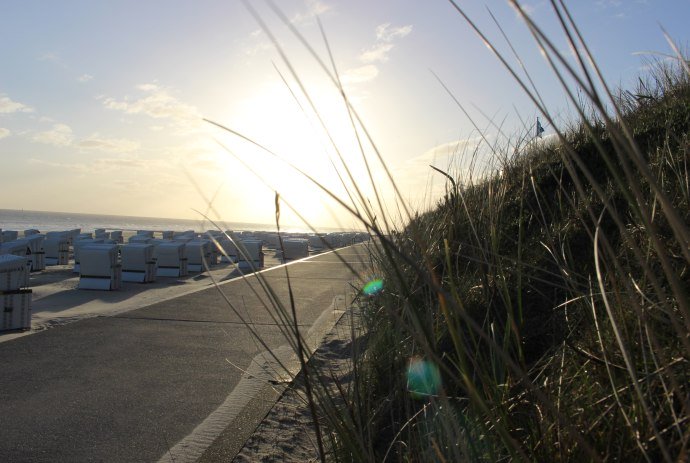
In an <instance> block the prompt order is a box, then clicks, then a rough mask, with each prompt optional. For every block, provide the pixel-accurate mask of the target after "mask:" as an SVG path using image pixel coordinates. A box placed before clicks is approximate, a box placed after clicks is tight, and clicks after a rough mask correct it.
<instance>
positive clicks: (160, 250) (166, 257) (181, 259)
mask: <svg viewBox="0 0 690 463" xmlns="http://www.w3.org/2000/svg"><path fill="white" fill-rule="evenodd" d="M154 256H155V258H156V264H157V270H156V276H162V277H182V276H186V275H187V274H188V271H187V246H186V244H185V243H183V242H180V241H170V242H167V243H160V244H157V245H156V247H155V250H154Z"/></svg>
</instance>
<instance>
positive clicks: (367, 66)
mask: <svg viewBox="0 0 690 463" xmlns="http://www.w3.org/2000/svg"><path fill="white" fill-rule="evenodd" d="M411 32H412V25H409V24H408V25H406V26H399V27H393V26H391V25H390V23H384V24H379V25H378V26H376V30H375V34H376V42H375V43H374V44H373V45H372V46H371V47H369V48H367V49H365V50H364V51H362V53H360V55H359V56H358V59H359V61H360V62H361V63H363V64H364V66H359V67H355V68H352V69H347V70H346V71H345V72H343V82H344V83H351V84H353V83H363V82H367V81H370V80H373V79H375V78H376V76H378V75H379V70H378V68H377V67H376V65H375V64H374V63H385V62H386V61H388V56H389V54H390V53H391V51H392V50H393V48H395V44H394V41H396V40H398V39H401V38H403V37H406V36H407V35H409V34H410V33H411Z"/></svg>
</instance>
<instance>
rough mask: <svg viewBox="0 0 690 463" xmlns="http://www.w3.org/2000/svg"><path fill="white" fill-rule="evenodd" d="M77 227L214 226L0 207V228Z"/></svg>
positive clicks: (233, 225) (238, 226) (247, 227)
mask: <svg viewBox="0 0 690 463" xmlns="http://www.w3.org/2000/svg"><path fill="white" fill-rule="evenodd" d="M214 222H216V224H217V225H218V227H220V228H221V229H222V230H223V231H225V230H233V231H275V230H276V227H275V224H273V225H271V224H259V223H246V222H228V221H222V220H221V221H215V220H214ZM76 228H79V229H81V230H82V231H83V232H92V231H94V230H95V229H97V228H104V229H106V230H107V231H111V230H122V231H136V230H152V231H164V230H171V231H185V230H194V231H195V232H203V231H207V230H213V229H217V227H216V226H214V225H213V224H212V223H211V222H209V221H208V220H191V219H173V218H162V217H138V216H123V215H108V214H82V213H76V212H49V211H29V210H16V209H0V229H2V230H16V231H19V232H22V231H24V230H29V229H36V230H38V231H40V232H41V233H45V232H49V231H62V230H72V229H76ZM317 230H318V231H319V232H339V231H351V230H347V229H342V228H332V227H318V228H317ZM281 231H283V232H286V233H311V232H312V230H310V229H309V228H308V227H306V226H303V227H295V226H289V225H288V226H285V227H283V226H281Z"/></svg>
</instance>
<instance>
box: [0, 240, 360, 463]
mask: <svg viewBox="0 0 690 463" xmlns="http://www.w3.org/2000/svg"><path fill="white" fill-rule="evenodd" d="M336 253H337V255H336ZM336 253H327V254H322V255H318V256H315V257H311V258H309V259H306V260H303V261H298V262H294V263H292V264H289V265H287V266H282V267H276V268H272V269H269V270H266V271H264V272H262V273H261V277H262V278H264V279H265V280H266V281H267V282H268V284H269V285H270V287H271V288H272V290H273V291H274V292H275V299H276V300H279V301H281V302H282V303H284V304H288V302H289V293H288V277H287V276H286V269H287V271H288V274H289V281H290V283H291V287H292V291H293V297H294V301H295V307H296V310H297V314H298V317H297V318H298V323H299V325H300V329H301V330H302V332H303V333H305V334H307V333H309V330H310V328H312V326H313V325H314V323H315V321H317V320H319V321H320V323H321V322H323V320H328V319H329V317H328V315H329V314H328V312H329V311H333V310H334V308H335V307H336V306H339V308H340V309H344V305H345V304H346V303H347V302H348V301H346V300H345V299H344V295H345V294H350V295H351V294H352V290H351V288H352V287H353V286H354V287H356V286H358V285H361V282H360V281H358V276H357V275H356V274H354V273H353V271H352V270H353V268H354V270H355V272H359V271H361V270H363V269H364V268H365V265H366V264H365V262H366V261H367V259H368V253H367V252H366V248H365V246H364V245H356V246H351V247H348V248H344V249H341V250H338V251H336ZM341 259H342V260H344V261H345V262H347V263H348V264H347V265H346V264H344V263H342V262H341ZM350 267H353V268H350ZM219 289H220V290H221V291H222V293H223V294H224V295H225V297H226V298H227V300H229V301H231V304H232V307H230V306H229V304H228V303H227V302H226V300H225V298H224V297H223V295H221V294H220V292H219ZM272 299H273V296H268V295H266V293H265V291H264V290H263V289H262V285H260V284H259V279H258V277H257V276H249V277H246V278H244V279H242V278H240V279H235V280H231V281H227V282H223V283H222V284H221V285H220V286H219V287H218V288H210V289H205V290H202V291H198V292H195V293H192V294H187V295H184V296H180V297H177V298H174V299H170V300H166V301H162V302H158V303H154V304H152V305H149V306H146V307H143V308H139V309H136V310H132V311H129V312H125V313H122V314H118V315H116V316H108V317H96V318H89V319H85V320H81V321H78V322H75V323H71V324H68V325H64V326H59V327H56V328H52V329H48V330H45V331H41V332H38V333H36V334H33V335H31V336H26V337H21V338H17V339H14V340H11V341H8V342H4V343H1V344H0V362H1V365H2V373H0V461H7V462H43V461H45V462H81V461H89V462H91V461H102V462H148V461H159V460H160V459H165V458H169V459H170V460H172V461H184V460H185V459H187V460H192V461H193V460H194V459H196V457H197V455H195V454H192V455H186V456H185V455H177V456H176V455H173V454H171V449H179V447H180V446H179V444H178V443H180V442H184V441H185V439H186V438H189V436H194V435H195V433H196V432H198V431H199V429H200V428H203V426H202V424H203V423H205V421H207V418H208V417H209V416H211V415H212V414H214V412H215V411H217V410H218V409H219V407H221V406H223V404H224V403H225V404H227V399H228V397H230V396H233V392H235V395H237V391H235V389H236V386H238V384H239V383H240V381H241V380H242V379H243V372H245V371H247V370H251V367H252V365H251V364H252V359H254V358H255V357H256V356H257V355H258V354H260V353H262V352H264V351H265V348H266V346H267V347H268V348H269V349H278V348H280V347H281V346H283V350H284V346H285V345H286V343H287V341H286V338H285V337H284V335H283V334H282V330H281V327H280V326H278V325H280V324H281V322H280V321H278V323H276V318H275V317H274V316H272V315H271V313H274V309H271V308H270V307H271V300H272ZM267 306H268V307H269V308H267ZM330 318H332V317H330ZM243 319H244V321H245V322H246V321H249V322H250V323H251V326H252V327H253V328H254V329H255V330H256V332H257V333H258V334H259V335H260V337H261V338H262V339H263V340H264V341H265V344H266V345H261V344H260V343H258V342H257V341H256V339H255V338H254V336H253V335H252V334H251V333H250V330H249V329H248V328H247V326H246V325H245V324H244V322H243V321H242V320H243ZM333 321H334V320H333ZM312 334H313V333H312ZM312 341H313V339H312ZM314 347H315V346H314ZM278 350H280V349H278ZM245 377H246V373H245ZM241 395H242V396H243V397H241V399H242V398H243V400H240V402H239V407H240V409H241V410H240V411H239V413H235V414H231V415H227V416H231V417H232V419H231V421H229V422H227V423H223V428H224V431H223V432H222V438H223V443H222V445H223V446H225V451H224V453H223V454H224V455H225V456H226V457H227V456H228V455H229V454H232V452H233V451H234V450H233V449H234V447H237V450H239V448H240V447H241V444H242V443H243V442H244V439H246V438H247V437H248V436H249V435H250V434H251V432H252V431H253V430H254V429H255V427H256V425H257V424H258V423H259V422H260V421H261V419H262V418H263V416H264V415H265V413H266V412H267V411H268V409H270V407H271V405H272V404H273V401H274V400H275V398H276V397H277V390H276V389H275V388H273V387H271V385H270V384H263V386H262V387H260V388H258V389H256V390H253V391H246V390H243V391H242V394H241ZM217 425H218V423H216V427H217ZM205 438H206V440H207V441H208V438H209V436H208V435H206V436H205ZM218 442H220V441H218ZM218 442H216V443H215V447H218V445H220V444H219V443H218ZM203 445H206V444H203ZM176 457H177V458H176Z"/></svg>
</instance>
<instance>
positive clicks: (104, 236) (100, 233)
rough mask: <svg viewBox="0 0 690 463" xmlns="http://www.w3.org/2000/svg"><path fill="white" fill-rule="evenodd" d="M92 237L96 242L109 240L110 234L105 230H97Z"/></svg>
mask: <svg viewBox="0 0 690 463" xmlns="http://www.w3.org/2000/svg"><path fill="white" fill-rule="evenodd" d="M93 237H94V238H96V239H97V240H109V239H110V233H108V232H107V231H105V228H97V229H95V230H94V231H93Z"/></svg>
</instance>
